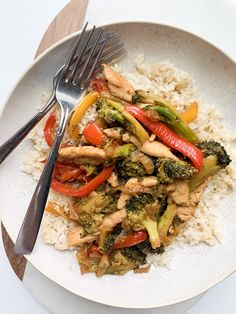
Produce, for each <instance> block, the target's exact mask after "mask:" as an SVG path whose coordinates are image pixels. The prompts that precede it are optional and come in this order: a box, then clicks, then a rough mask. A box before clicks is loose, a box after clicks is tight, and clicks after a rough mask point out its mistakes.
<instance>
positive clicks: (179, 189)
mask: <svg viewBox="0 0 236 314" xmlns="http://www.w3.org/2000/svg"><path fill="white" fill-rule="evenodd" d="M170 196H171V197H172V199H173V201H174V202H175V203H176V204H177V205H188V197H189V187H188V182H187V181H183V180H177V181H176V182H175V191H173V192H171V193H170Z"/></svg>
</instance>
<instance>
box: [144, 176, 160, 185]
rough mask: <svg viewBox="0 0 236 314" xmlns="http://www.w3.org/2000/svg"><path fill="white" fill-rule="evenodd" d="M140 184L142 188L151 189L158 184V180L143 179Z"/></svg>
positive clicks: (155, 178)
mask: <svg viewBox="0 0 236 314" xmlns="http://www.w3.org/2000/svg"><path fill="white" fill-rule="evenodd" d="M141 184H142V186H143V187H152V186H155V185H157V184H158V180H157V177H154V176H149V177H143V179H142V181H141Z"/></svg>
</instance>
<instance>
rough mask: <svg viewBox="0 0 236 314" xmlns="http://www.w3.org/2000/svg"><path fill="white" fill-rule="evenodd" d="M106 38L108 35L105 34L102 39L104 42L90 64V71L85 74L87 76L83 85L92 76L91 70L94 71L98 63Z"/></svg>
mask: <svg viewBox="0 0 236 314" xmlns="http://www.w3.org/2000/svg"><path fill="white" fill-rule="evenodd" d="M108 39H109V35H107V36H106V37H105V40H104V42H103V43H102V45H101V47H100V50H99V52H98V53H97V56H96V59H95V60H94V63H93V65H92V67H91V69H90V71H89V73H88V75H87V77H86V79H85V82H84V85H86V84H87V83H88V81H89V80H90V78H91V76H92V74H93V71H94V69H95V68H96V66H97V63H98V61H99V58H100V56H101V54H102V52H103V49H104V47H105V45H106V43H107V41H108Z"/></svg>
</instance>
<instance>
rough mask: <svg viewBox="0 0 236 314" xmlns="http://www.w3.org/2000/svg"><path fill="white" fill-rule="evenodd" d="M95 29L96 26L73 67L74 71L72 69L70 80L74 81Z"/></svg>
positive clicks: (94, 27)
mask: <svg viewBox="0 0 236 314" xmlns="http://www.w3.org/2000/svg"><path fill="white" fill-rule="evenodd" d="M95 29H96V26H93V28H92V30H91V31H90V32H89V35H88V38H87V40H86V42H85V44H84V47H83V48H82V49H81V51H80V52H79V54H78V56H77V58H76V61H75V63H74V64H73V67H72V69H71V72H70V73H69V75H68V80H71V79H72V80H73V78H74V75H75V72H76V70H77V68H78V65H79V62H80V61H81V58H82V57H83V56H84V53H85V51H86V49H87V46H88V44H89V42H90V39H91V37H92V35H93V33H94V31H95Z"/></svg>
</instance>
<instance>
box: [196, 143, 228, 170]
mask: <svg viewBox="0 0 236 314" xmlns="http://www.w3.org/2000/svg"><path fill="white" fill-rule="evenodd" d="M196 146H197V147H198V148H199V149H201V150H202V152H203V156H204V157H208V156H213V155H215V156H216V157H217V165H218V166H220V167H221V168H225V167H226V166H228V165H229V164H230V162H231V159H230V157H229V155H228V154H227V152H226V150H225V148H224V147H223V146H222V145H221V144H220V143H217V142H215V141H203V142H201V143H198V144H197V145H196Z"/></svg>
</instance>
